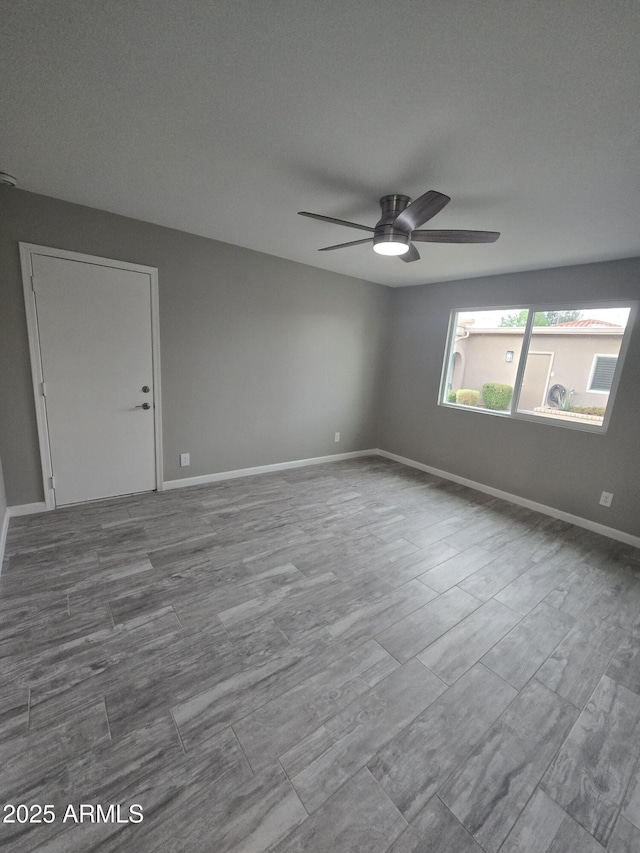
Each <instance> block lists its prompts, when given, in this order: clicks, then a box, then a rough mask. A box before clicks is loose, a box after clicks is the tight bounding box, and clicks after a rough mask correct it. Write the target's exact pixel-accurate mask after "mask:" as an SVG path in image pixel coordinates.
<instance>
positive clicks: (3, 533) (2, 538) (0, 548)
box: [0, 507, 9, 574]
mask: <svg viewBox="0 0 640 853" xmlns="http://www.w3.org/2000/svg"><path fill="white" fill-rule="evenodd" d="M8 529H9V507H7V508H6V509H5V511H4V518H3V519H2V528H0V574H2V563H3V561H4V546H5V545H6V544H7V530H8Z"/></svg>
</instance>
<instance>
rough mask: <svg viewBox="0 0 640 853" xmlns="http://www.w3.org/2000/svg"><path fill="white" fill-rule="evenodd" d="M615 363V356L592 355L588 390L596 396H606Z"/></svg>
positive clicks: (616, 360)
mask: <svg viewBox="0 0 640 853" xmlns="http://www.w3.org/2000/svg"><path fill="white" fill-rule="evenodd" d="M617 363H618V356H617V355H594V357H593V365H592V366H591V375H590V376H589V385H588V390H589V391H593V392H594V393H596V394H608V393H609V391H611V386H612V384H613V377H614V374H615V372H616V364H617Z"/></svg>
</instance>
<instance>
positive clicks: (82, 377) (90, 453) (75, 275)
mask: <svg viewBox="0 0 640 853" xmlns="http://www.w3.org/2000/svg"><path fill="white" fill-rule="evenodd" d="M31 259H32V271H33V290H34V293H35V307H36V314H37V328H38V337H39V344H40V357H41V362H42V378H43V379H44V405H45V409H46V421H47V428H48V435H49V447H50V456H51V466H52V472H53V478H54V490H55V503H56V505H58V506H60V505H62V504H70V503H77V502H80V501H89V500H94V499H96V498H104V497H110V496H113V495H123V494H130V493H132V492H144V491H152V490H153V489H155V488H156V466H155V458H156V454H155V428H154V408H153V406H154V393H153V380H154V377H153V356H152V319H151V277H150V275H149V274H148V273H145V272H137V271H133V270H130V269H120V268H114V267H109V266H102V265H100V264H95V263H87V262H80V261H76V260H69V259H66V258H61V257H51V256H48V255H41V254H32V255H31ZM144 388H147V389H148V390H146V391H144V390H143V389H144ZM145 404H146V405H145Z"/></svg>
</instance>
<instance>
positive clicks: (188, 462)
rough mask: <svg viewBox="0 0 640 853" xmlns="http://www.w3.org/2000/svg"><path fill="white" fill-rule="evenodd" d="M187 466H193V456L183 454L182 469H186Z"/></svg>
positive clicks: (181, 456) (181, 457)
mask: <svg viewBox="0 0 640 853" xmlns="http://www.w3.org/2000/svg"><path fill="white" fill-rule="evenodd" d="M187 465H191V454H190V453H181V454H180V467H181V468H186V467H187Z"/></svg>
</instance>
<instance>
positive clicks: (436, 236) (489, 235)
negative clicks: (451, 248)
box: [411, 230, 500, 243]
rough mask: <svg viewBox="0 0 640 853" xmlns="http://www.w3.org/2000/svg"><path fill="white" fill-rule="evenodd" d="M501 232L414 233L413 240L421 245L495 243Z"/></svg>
mask: <svg viewBox="0 0 640 853" xmlns="http://www.w3.org/2000/svg"><path fill="white" fill-rule="evenodd" d="M499 236H500V232H499V231H431V230H429V231H414V232H413V233H412V234H411V239H412V240H418V241H419V242H421V243H495V242H496V240H497V239H498V237H499Z"/></svg>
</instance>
